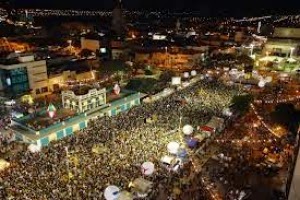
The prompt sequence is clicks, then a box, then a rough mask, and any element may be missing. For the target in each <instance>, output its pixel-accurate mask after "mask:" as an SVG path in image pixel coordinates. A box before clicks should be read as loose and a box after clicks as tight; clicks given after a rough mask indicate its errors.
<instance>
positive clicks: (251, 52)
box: [250, 44, 254, 57]
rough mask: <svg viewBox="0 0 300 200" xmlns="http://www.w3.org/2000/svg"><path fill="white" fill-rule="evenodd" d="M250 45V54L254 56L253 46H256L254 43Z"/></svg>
mask: <svg viewBox="0 0 300 200" xmlns="http://www.w3.org/2000/svg"><path fill="white" fill-rule="evenodd" d="M250 47H251V51H250V56H251V57H252V56H253V48H254V45H253V44H250Z"/></svg>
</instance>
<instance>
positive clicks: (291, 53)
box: [290, 47, 295, 58]
mask: <svg viewBox="0 0 300 200" xmlns="http://www.w3.org/2000/svg"><path fill="white" fill-rule="evenodd" d="M294 50H295V47H291V52H290V58H292V55H293V52H294Z"/></svg>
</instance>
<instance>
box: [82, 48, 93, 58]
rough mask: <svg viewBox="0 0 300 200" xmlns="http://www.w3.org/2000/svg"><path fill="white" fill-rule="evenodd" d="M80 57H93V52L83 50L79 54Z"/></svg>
mask: <svg viewBox="0 0 300 200" xmlns="http://www.w3.org/2000/svg"><path fill="white" fill-rule="evenodd" d="M79 55H80V56H82V57H89V56H91V55H93V51H92V50H89V49H82V50H81V52H80V53H79Z"/></svg>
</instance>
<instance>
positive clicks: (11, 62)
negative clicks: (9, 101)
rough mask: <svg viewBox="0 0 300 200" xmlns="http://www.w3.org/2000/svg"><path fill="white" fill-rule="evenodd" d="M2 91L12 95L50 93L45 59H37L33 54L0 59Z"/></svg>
mask: <svg viewBox="0 0 300 200" xmlns="http://www.w3.org/2000/svg"><path fill="white" fill-rule="evenodd" d="M0 91H4V92H5V94H7V95H10V96H18V95H21V94H24V93H26V92H31V94H32V95H33V96H34V97H36V96H40V95H44V94H47V93H48V75H47V66H46V61H45V60H40V61H36V60H34V56H33V55H30V54H29V55H19V56H18V57H17V58H14V59H2V60H1V61H0Z"/></svg>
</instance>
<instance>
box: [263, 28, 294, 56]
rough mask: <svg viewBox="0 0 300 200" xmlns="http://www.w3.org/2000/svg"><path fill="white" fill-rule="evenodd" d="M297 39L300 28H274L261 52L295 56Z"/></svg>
mask: <svg viewBox="0 0 300 200" xmlns="http://www.w3.org/2000/svg"><path fill="white" fill-rule="evenodd" d="M299 41H300V28H275V31H274V34H273V37H271V38H269V39H268V41H267V43H266V45H265V47H264V50H263V53H264V54H265V55H275V56H280V57H289V56H293V57H297V56H298V55H299Z"/></svg>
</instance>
